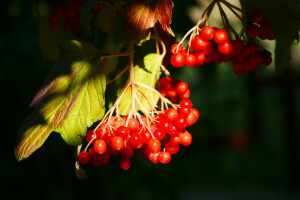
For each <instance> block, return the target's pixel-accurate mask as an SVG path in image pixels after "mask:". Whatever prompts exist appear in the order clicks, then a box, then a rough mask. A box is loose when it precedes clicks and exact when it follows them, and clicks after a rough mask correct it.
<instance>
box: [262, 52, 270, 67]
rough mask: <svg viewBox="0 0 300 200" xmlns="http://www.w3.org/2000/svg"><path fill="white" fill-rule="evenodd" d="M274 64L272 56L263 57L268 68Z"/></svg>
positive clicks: (263, 61)
mask: <svg viewBox="0 0 300 200" xmlns="http://www.w3.org/2000/svg"><path fill="white" fill-rule="evenodd" d="M271 63H272V57H271V56H269V55H268V56H263V57H262V64H263V65H265V66H268V65H270V64H271Z"/></svg>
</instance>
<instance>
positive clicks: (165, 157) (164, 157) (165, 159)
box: [159, 151, 171, 164]
mask: <svg viewBox="0 0 300 200" xmlns="http://www.w3.org/2000/svg"><path fill="white" fill-rule="evenodd" d="M170 161H171V154H170V153H169V152H168V151H163V152H161V153H160V155H159V162H160V163H162V164H168V163H169V162H170Z"/></svg>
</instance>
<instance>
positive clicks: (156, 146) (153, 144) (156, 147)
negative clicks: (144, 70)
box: [148, 138, 161, 153]
mask: <svg viewBox="0 0 300 200" xmlns="http://www.w3.org/2000/svg"><path fill="white" fill-rule="evenodd" d="M160 148H161V144H160V141H159V140H157V139H155V138H153V139H152V140H150V142H149V144H148V149H149V152H150V153H157V152H159V151H160Z"/></svg>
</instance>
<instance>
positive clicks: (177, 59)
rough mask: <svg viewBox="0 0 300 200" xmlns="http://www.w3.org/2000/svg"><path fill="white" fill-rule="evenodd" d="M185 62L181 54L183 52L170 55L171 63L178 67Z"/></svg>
mask: <svg viewBox="0 0 300 200" xmlns="http://www.w3.org/2000/svg"><path fill="white" fill-rule="evenodd" d="M184 63H185V56H184V55H183V53H175V54H173V55H172V56H171V64H172V65H173V66H174V67H176V68H178V67H182V66H183V65H184Z"/></svg>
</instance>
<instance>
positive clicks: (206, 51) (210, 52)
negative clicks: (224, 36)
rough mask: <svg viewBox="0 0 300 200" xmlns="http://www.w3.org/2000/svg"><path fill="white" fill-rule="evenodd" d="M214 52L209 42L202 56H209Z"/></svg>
mask: <svg viewBox="0 0 300 200" xmlns="http://www.w3.org/2000/svg"><path fill="white" fill-rule="evenodd" d="M214 51H215V48H214V45H213V44H212V43H211V42H209V43H208V45H207V46H206V48H205V49H203V53H204V55H211V54H213V52H214Z"/></svg>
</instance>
